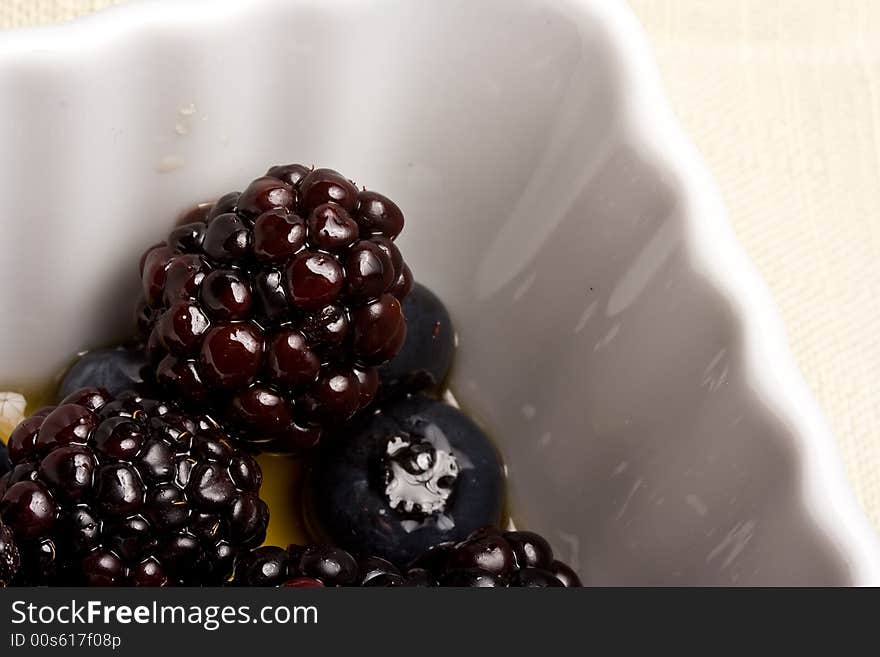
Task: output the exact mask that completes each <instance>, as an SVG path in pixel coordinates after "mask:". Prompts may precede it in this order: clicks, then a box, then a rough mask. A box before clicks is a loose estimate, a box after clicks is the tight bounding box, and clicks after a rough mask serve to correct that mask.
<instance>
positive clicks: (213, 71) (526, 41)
mask: <svg viewBox="0 0 880 657" xmlns="http://www.w3.org/2000/svg"><path fill="white" fill-rule="evenodd" d="M0 144H2V149H0V226H2V242H0V280H2V281H3V283H2V286H0V309H2V312H3V318H2V322H0V345H2V346H0V389H4V385H6V387H7V388H8V387H9V386H21V385H30V384H32V383H36V382H40V381H45V380H46V379H47V377H50V376H51V375H52V374H53V373H55V372H56V371H57V369H58V368H59V367H60V366H61V365H62V364H63V363H65V362H66V361H67V359H68V357H69V355H70V354H71V353H72V352H74V351H76V350H77V349H80V348H82V347H88V346H92V345H96V344H101V343H103V342H106V341H107V340H109V339H112V338H113V337H114V336H117V335H119V334H120V333H121V332H124V330H125V327H126V326H128V322H129V321H130V319H129V318H130V312H131V308H132V305H133V299H134V295H135V293H136V292H135V291H136V289H137V276H136V264H135V263H136V260H137V257H138V255H139V253H140V252H141V251H142V250H143V248H144V247H145V246H146V245H148V244H150V243H152V242H154V241H156V240H157V239H159V238H160V237H161V236H162V235H163V234H164V233H165V232H166V230H167V228H168V226H169V225H170V224H171V222H172V221H173V218H174V216H175V213H176V212H177V211H179V210H181V209H182V208H184V207H186V206H187V205H188V204H190V203H192V202H193V201H197V200H202V199H209V198H212V197H216V196H217V195H219V194H220V193H222V192H224V191H227V190H230V189H235V188H240V187H242V186H243V185H244V184H245V183H246V182H247V180H249V178H250V177H253V176H255V175H257V174H259V173H261V172H262V171H263V170H264V169H265V168H266V167H267V165H269V164H273V163H280V162H287V161H294V160H295V161H304V162H306V163H313V162H314V163H318V164H320V165H325V166H332V167H336V168H339V169H340V170H342V171H344V172H346V173H347V174H348V175H351V176H354V177H356V178H357V180H358V181H359V182H360V183H364V184H366V185H368V186H369V187H371V188H373V189H378V190H382V191H383V192H386V193H388V194H389V195H391V196H393V197H394V198H395V199H397V200H398V201H399V202H400V204H401V206H402V207H403V208H404V210H405V212H406V214H407V222H408V223H407V229H406V231H405V233H404V236H403V237H402V239H401V243H402V247H403V249H404V252H405V253H406V254H407V257H408V260H409V261H410V262H411V263H412V264H413V268H414V270H415V272H416V276H417V278H418V279H419V280H421V281H422V282H424V283H426V284H428V285H429V286H431V287H433V288H434V289H435V290H436V291H437V292H438V293H439V294H440V295H441V296H442V298H443V299H444V300H445V301H446V302H447V303H448V305H449V306H450V308H451V311H452V313H453V315H454V318H455V320H456V322H457V325H458V329H459V332H460V343H461V347H460V352H459V356H458V362H457V365H456V369H455V376H454V381H453V386H454V389H455V391H456V394H457V395H458V396H459V398H460V399H461V401H462V402H463V404H464V405H465V406H466V407H467V408H468V409H469V410H470V411H471V412H472V413H473V414H474V415H475V416H476V417H478V418H479V419H481V420H482V421H483V422H484V423H485V424H486V425H487V426H488V427H490V430H491V432H492V433H493V434H494V435H495V436H496V437H497V439H498V443H499V445H500V447H501V449H502V451H503V453H504V456H505V458H506V460H507V463H508V465H509V470H510V481H511V496H512V501H511V505H512V509H513V511H514V513H515V516H516V518H517V519H518V520H519V521H520V522H521V523H522V524H523V525H527V526H529V527H531V528H534V529H535V530H537V531H540V532H544V533H546V534H547V535H548V536H549V537H550V538H551V539H552V540H553V542H554V544H555V546H556V549H557V551H558V552H559V553H560V555H561V556H562V557H563V558H565V559H570V560H571V561H573V562H574V563H575V565H576V566H577V568H578V569H579V571H580V572H581V574H582V575H583V576H584V578H585V579H586V581H587V582H588V583H592V584H627V585H629V584H648V585H654V584H678V585H688V584H699V585H703V584H769V585H773V584H794V585H798V584H804V585H806V584H813V585H819V584H849V583H855V584H875V585H876V584H880V559H878V554H880V552H878V545H877V542H876V539H875V536H874V533H873V531H872V530H871V529H870V527H869V526H868V524H867V521H866V520H865V518H864V517H863V515H862V513H861V512H860V510H859V509H858V507H857V505H856V502H855V501H854V498H853V496H852V494H851V492H850V491H849V489H848V487H847V485H846V483H845V479H844V476H843V471H842V468H841V465H840V461H839V458H838V456H837V454H836V452H835V448H834V445H833V441H832V438H831V437H830V435H829V434H828V431H827V428H826V425H825V422H824V421H823V419H822V417H821V414H820V412H819V411H818V409H817V408H816V406H815V404H814V402H813V401H812V400H811V399H810V396H809V394H808V392H807V390H806V387H805V385H804V383H803V382H802V380H801V379H800V377H799V375H798V374H797V372H796V370H795V366H794V365H793V363H792V360H791V357H790V355H789V352H788V349H787V347H786V345H785V341H784V338H783V332H782V329H781V327H780V325H779V320H778V317H777V313H776V311H775V310H774V309H773V307H772V305H771V303H770V300H769V298H768V295H767V292H766V290H765V288H764V286H763V285H762V284H761V283H760V281H759V280H758V278H757V277H756V275H755V273H754V271H753V269H752V267H751V266H750V265H749V264H748V263H747V262H746V260H745V258H744V257H743V255H742V253H741V252H740V249H739V247H738V246H737V245H736V244H735V242H734V238H733V236H732V234H731V231H730V228H729V227H728V225H727V223H726V221H725V218H724V212H723V210H722V208H721V205H720V203H719V200H718V193H717V191H716V189H715V186H714V184H713V183H712V181H711V179H710V177H709V176H708V175H707V173H706V171H705V169H704V167H703V165H702V163H701V162H700V161H699V159H698V157H697V155H696V153H695V152H694V150H693V148H692V147H691V145H690V144H689V143H688V142H687V141H686V140H685V139H684V138H683V137H682V135H681V133H680V131H679V129H678V127H677V125H676V123H675V122H674V120H673V119H672V117H671V115H670V112H669V109H668V107H667V104H666V102H665V101H664V99H663V97H662V95H661V93H660V88H659V84H658V78H657V73H656V71H655V68H654V65H653V63H652V59H651V56H650V54H649V52H648V49H647V47H646V44H645V40H644V37H643V35H642V33H641V31H640V29H639V28H638V27H637V25H636V23H635V21H634V19H633V17H632V16H631V15H630V13H629V11H628V10H627V9H626V8H625V7H623V6H622V5H620V4H619V3H617V2H603V1H599V0H596V1H589V0H565V1H559V0H553V1H551V0H520V1H517V2H509V1H505V0H490V1H483V2H469V1H465V0H447V1H445V2H431V3H427V2H404V1H393V0H373V1H371V2H354V1H349V0H293V1H289V2H284V1H282V0H260V1H258V2H214V1H211V2H205V1H201V2H200V1H197V0H187V1H185V2H174V3H172V2H166V3H158V2H145V3H135V4H132V5H130V6H126V7H124V8H121V9H117V10H112V11H107V12H105V13H101V14H99V15H96V16H94V17H91V18H89V19H86V20H82V21H79V22H76V23H74V24H70V25H66V26H60V27H51V28H42V29H37V30H25V31H19V32H12V33H4V34H3V35H2V39H0Z"/></svg>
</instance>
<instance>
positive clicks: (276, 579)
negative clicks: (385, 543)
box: [232, 545, 436, 588]
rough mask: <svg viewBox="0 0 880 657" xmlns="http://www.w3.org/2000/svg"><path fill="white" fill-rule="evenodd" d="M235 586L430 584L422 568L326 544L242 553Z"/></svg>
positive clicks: (263, 548)
mask: <svg viewBox="0 0 880 657" xmlns="http://www.w3.org/2000/svg"><path fill="white" fill-rule="evenodd" d="M232 584H233V585H234V586H274V587H277V586H283V587H293V588H306V587H310V588H311V587H325V586H433V585H436V582H435V581H434V580H433V579H432V578H431V577H430V576H427V574H426V573H425V571H423V570H421V569H416V570H414V571H412V572H409V571H406V572H402V571H401V570H399V569H398V568H397V567H396V566H394V564H392V563H390V562H389V561H386V560H385V559H380V558H379V557H366V558H364V559H360V560H358V559H356V558H355V557H354V556H352V554H351V553H349V552H346V551H345V550H343V549H342V548H338V547H332V546H328V545H307V546H303V545H291V546H289V547H288V548H287V549H286V550H285V549H283V548H280V547H274V546H263V547H260V548H257V549H255V550H251V551H250V552H247V553H242V555H241V556H240V557H239V558H238V560H237V561H236V564H235V575H234V577H233V579H232Z"/></svg>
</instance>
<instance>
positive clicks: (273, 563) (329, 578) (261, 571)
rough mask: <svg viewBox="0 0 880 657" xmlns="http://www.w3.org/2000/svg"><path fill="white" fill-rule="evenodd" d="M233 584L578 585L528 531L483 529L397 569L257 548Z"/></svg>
mask: <svg viewBox="0 0 880 657" xmlns="http://www.w3.org/2000/svg"><path fill="white" fill-rule="evenodd" d="M232 582H233V584H234V585H236V586H291V587H305V586H375V587H393V586H445V587H470V588H487V587H491V588H498V587H515V588H520V587H522V588H548V587H579V586H581V583H580V580H579V579H578V577H577V575H576V574H575V573H574V571H573V570H571V568H569V567H568V566H566V565H565V564H563V563H562V562H560V561H556V560H555V559H554V558H553V551H552V550H551V549H550V545H549V544H548V543H547V541H546V540H544V539H543V538H542V537H541V536H539V535H537V534H535V533H532V532H519V531H514V532H503V531H501V530H499V529H496V528H492V527H485V528H481V529H479V530H477V531H476V532H473V533H472V534H471V536H469V537H468V538H467V539H466V540H464V541H461V542H459V543H441V544H439V545H436V546H433V547H431V548H429V549H428V550H426V551H425V552H424V553H423V554H422V555H420V556H419V557H418V558H417V559H416V560H415V561H413V562H412V563H410V564H408V565H406V566H404V567H400V566H399V565H395V564H393V563H391V562H390V561H388V560H386V559H382V558H380V557H376V556H366V557H361V558H359V559H358V558H355V557H354V556H353V555H352V554H351V553H350V552H346V551H345V550H342V549H341V548H338V547H329V546H325V545H312V546H300V545H291V546H289V547H288V548H287V549H286V550H285V549H282V548H279V547H269V546H265V547H260V548H257V549H255V550H251V551H249V552H243V553H242V554H241V555H240V556H239V558H238V560H237V561H236V565H235V575H234V577H233V580H232Z"/></svg>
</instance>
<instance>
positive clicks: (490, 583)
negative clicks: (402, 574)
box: [413, 527, 581, 588]
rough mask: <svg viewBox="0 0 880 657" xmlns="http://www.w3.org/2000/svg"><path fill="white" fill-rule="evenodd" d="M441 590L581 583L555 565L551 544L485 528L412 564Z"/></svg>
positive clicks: (522, 534) (529, 534)
mask: <svg viewBox="0 0 880 657" xmlns="http://www.w3.org/2000/svg"><path fill="white" fill-rule="evenodd" d="M413 566H414V567H422V568H425V569H426V570H428V571H429V572H431V573H432V574H433V575H434V576H436V577H437V578H438V580H439V582H440V586H469V587H498V586H508V587H517V588H519V587H528V588H546V587H579V586H581V582H580V579H578V576H577V575H576V574H575V572H574V571H573V570H572V569H571V568H569V567H568V566H567V565H565V564H564V563H562V562H561V561H558V560H557V559H556V558H555V557H554V555H553V550H552V549H551V547H550V544H549V543H548V542H547V541H546V540H545V539H544V538H543V537H542V536H540V535H538V534H535V533H534V532H526V531H501V530H500V529H497V528H495V527H484V528H482V529H478V530H477V531H475V532H473V533H472V534H471V535H470V536H468V538H467V539H465V540H464V541H461V542H460V543H455V544H452V543H447V544H441V545H439V546H435V547H434V548H432V549H431V550H429V551H428V552H426V553H425V554H424V555H423V556H422V557H420V558H419V559H417V560H416V561H415V562H414V563H413Z"/></svg>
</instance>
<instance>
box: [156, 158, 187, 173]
mask: <svg viewBox="0 0 880 657" xmlns="http://www.w3.org/2000/svg"><path fill="white" fill-rule="evenodd" d="M183 165H184V161H183V158H182V157H180V156H179V155H166V156H165V157H163V158H162V159H161V160H159V162H158V164H156V171H158V172H159V173H169V172H171V171H174V170H175V169H179V168H180V167H182V166H183Z"/></svg>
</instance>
